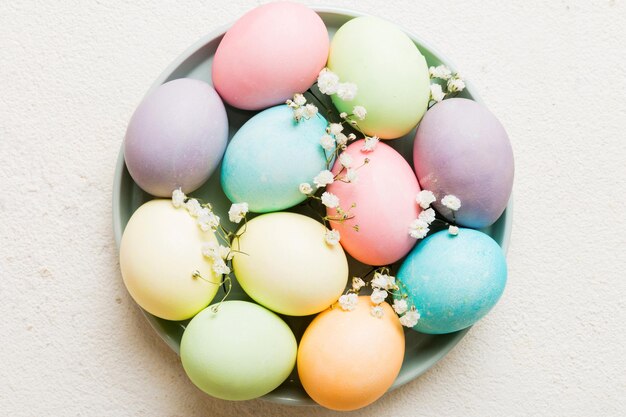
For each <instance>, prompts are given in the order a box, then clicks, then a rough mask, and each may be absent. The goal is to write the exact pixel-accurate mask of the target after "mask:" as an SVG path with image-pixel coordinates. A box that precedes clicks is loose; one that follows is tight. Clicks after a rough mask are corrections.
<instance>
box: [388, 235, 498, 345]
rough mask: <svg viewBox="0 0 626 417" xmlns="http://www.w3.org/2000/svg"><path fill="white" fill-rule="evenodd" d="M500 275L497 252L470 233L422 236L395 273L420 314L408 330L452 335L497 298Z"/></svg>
mask: <svg viewBox="0 0 626 417" xmlns="http://www.w3.org/2000/svg"><path fill="white" fill-rule="evenodd" d="M506 276H507V272H506V260H505V258H504V253H503V252H502V248H500V246H498V244H497V243H496V241H494V240H493V239H492V238H491V237H489V236H488V235H486V234H484V233H482V232H479V231H476V230H472V229H459V234H458V235H457V236H453V235H450V234H449V233H448V231H447V230H444V231H441V232H437V233H434V234H432V235H431V236H429V237H427V238H426V239H424V240H423V241H422V242H420V243H419V244H418V245H417V246H416V247H415V248H414V249H413V250H412V251H411V253H409V255H408V256H407V258H406V259H405V260H404V262H403V263H402V266H401V267H400V270H399V271H398V275H397V277H398V279H400V280H401V281H402V282H403V283H404V284H405V286H406V287H407V288H406V289H407V290H408V293H409V302H411V303H413V305H414V306H415V307H416V308H417V310H418V311H419V313H420V315H421V318H420V320H419V322H418V323H417V325H416V326H415V327H414V329H415V330H417V331H419V332H422V333H429V334H443V333H452V332H455V331H457V330H461V329H465V328H466V327H469V326H471V325H473V324H474V323H476V322H477V321H478V320H480V319H481V318H482V317H483V316H485V314H487V313H488V312H489V310H491V309H492V307H493V306H494V305H495V304H496V303H497V302H498V300H499V299H500V296H501V295H502V292H503V291H504V286H505V285H506Z"/></svg>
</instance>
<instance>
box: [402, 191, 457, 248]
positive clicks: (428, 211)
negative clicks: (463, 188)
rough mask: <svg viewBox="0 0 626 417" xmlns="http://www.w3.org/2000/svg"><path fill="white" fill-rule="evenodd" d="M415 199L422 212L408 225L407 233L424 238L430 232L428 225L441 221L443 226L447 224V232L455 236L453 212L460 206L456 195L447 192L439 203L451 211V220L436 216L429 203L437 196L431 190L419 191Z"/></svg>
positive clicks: (435, 199) (413, 236) (455, 226)
mask: <svg viewBox="0 0 626 417" xmlns="http://www.w3.org/2000/svg"><path fill="white" fill-rule="evenodd" d="M415 201H416V203H417V204H418V205H419V206H420V207H421V208H422V212H421V213H420V214H419V216H418V217H417V219H415V220H413V221H412V222H411V224H410V225H409V235H410V236H411V237H412V238H414V239H423V238H425V237H426V236H427V235H428V233H429V232H430V225H431V224H433V223H434V222H441V223H443V224H444V225H445V226H448V233H450V234H451V235H454V236H456V235H457V234H458V233H459V228H458V226H457V225H456V215H455V213H456V212H457V211H458V210H459V209H460V208H461V200H459V198H458V197H456V196H454V195H452V194H448V195H445V196H444V197H443V198H442V199H441V204H443V206H444V207H446V208H448V209H449V210H450V212H451V213H452V222H448V221H447V220H444V219H443V218H442V217H441V216H439V217H438V216H437V213H436V212H435V209H433V208H432V207H431V204H432V203H434V202H436V201H437V198H436V197H435V194H434V193H433V192H432V191H428V190H422V191H420V192H419V193H418V194H417V197H416V198H415Z"/></svg>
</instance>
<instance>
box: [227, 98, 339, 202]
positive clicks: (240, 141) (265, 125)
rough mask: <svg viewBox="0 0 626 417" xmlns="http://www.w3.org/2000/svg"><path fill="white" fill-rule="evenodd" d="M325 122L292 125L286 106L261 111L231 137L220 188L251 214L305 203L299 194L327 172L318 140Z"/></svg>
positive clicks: (321, 119)
mask: <svg viewBox="0 0 626 417" xmlns="http://www.w3.org/2000/svg"><path fill="white" fill-rule="evenodd" d="M326 125H327V123H326V119H324V118H323V117H322V116H320V115H316V116H315V117H312V118H311V119H308V120H306V119H302V120H301V121H300V122H296V121H295V120H294V118H293V110H291V109H290V108H289V107H288V106H286V105H282V106H276V107H272V108H269V109H267V110H264V111H262V112H260V113H258V114H257V115H255V116H254V117H252V118H251V119H250V120H248V121H247V122H246V123H245V124H244V125H243V126H242V127H241V129H239V131H238V132H237V133H236V134H235V136H234V137H233V138H232V140H231V141H230V143H229V144H228V148H226V154H225V155H224V159H223V161H222V188H223V189H224V192H225V193H226V196H227V197H228V198H229V199H230V200H231V201H232V202H236V203H242V202H246V203H248V206H249V208H250V211H253V212H257V213H266V212H270V211H278V210H283V209H286V208H289V207H292V206H295V205H296V204H298V203H301V202H302V201H304V200H305V198H306V196H305V195H304V194H302V193H301V192H300V191H299V190H298V186H299V185H300V184H301V183H303V182H307V183H311V182H312V180H313V177H315V176H316V175H317V174H319V172H320V171H322V170H324V169H326V153H325V151H324V149H323V148H322V146H321V145H320V138H321V137H322V136H323V135H324V133H325V132H326Z"/></svg>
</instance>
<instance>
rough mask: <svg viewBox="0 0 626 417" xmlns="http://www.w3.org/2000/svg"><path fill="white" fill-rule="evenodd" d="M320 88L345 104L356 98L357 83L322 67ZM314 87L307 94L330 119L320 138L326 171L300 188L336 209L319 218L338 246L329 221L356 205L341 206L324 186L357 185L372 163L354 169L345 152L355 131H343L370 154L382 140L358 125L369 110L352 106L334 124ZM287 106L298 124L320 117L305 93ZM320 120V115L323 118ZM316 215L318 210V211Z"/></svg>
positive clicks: (347, 216) (343, 217) (336, 233)
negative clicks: (333, 168)
mask: <svg viewBox="0 0 626 417" xmlns="http://www.w3.org/2000/svg"><path fill="white" fill-rule="evenodd" d="M315 85H317V90H319V92H320V93H321V94H323V95H327V96H332V95H337V96H338V97H339V98H340V99H342V100H344V101H351V100H354V98H355V97H356V94H357V91H358V88H357V86H356V84H354V83H350V82H340V79H339V76H338V75H337V74H335V73H334V72H332V71H331V70H330V69H328V68H323V69H322V70H321V71H320V73H319V75H318V77H317V81H316V83H315V84H314V86H315ZM315 91H316V90H314V89H313V88H310V89H308V90H307V91H306V92H305V93H306V94H310V95H311V96H312V97H314V98H315V99H316V100H317V101H318V102H319V103H320V105H322V106H323V107H325V108H326V111H327V114H328V118H327V126H326V129H325V132H324V134H323V135H322V137H321V138H320V146H321V147H322V149H324V152H325V155H326V169H324V170H322V171H321V172H320V173H319V174H317V175H316V176H315V177H314V178H313V181H312V184H311V183H307V182H305V183H301V184H300V185H299V187H298V189H299V191H300V192H301V193H302V194H305V195H306V196H307V197H308V198H309V200H310V201H318V202H321V203H322V206H325V207H326V208H328V209H333V210H335V214H332V215H326V216H322V215H321V214H320V217H321V219H322V221H323V222H324V224H325V225H326V226H327V230H326V232H325V234H324V240H325V241H326V243H327V244H329V245H336V244H337V243H339V240H340V238H341V236H340V234H339V231H338V230H332V229H331V228H330V224H329V223H330V222H344V221H346V220H348V219H351V218H353V217H354V215H353V214H352V213H351V210H352V209H353V208H354V207H355V204H352V205H350V207H349V208H347V209H346V208H344V207H342V206H341V205H340V201H339V197H337V196H336V195H334V194H332V193H330V192H328V191H326V190H325V187H327V186H328V185H330V184H332V183H334V182H335V181H341V182H344V183H354V182H356V181H357V179H358V172H357V171H358V170H359V169H360V168H362V167H363V166H365V165H367V164H368V163H369V158H365V160H364V162H363V163H362V164H361V165H360V166H358V167H353V166H352V157H351V156H350V155H349V154H347V153H344V151H345V150H346V149H347V147H348V145H349V144H350V143H351V142H353V141H355V140H356V139H357V135H356V134H355V133H353V132H350V133H348V134H346V133H347V132H346V131H345V130H344V129H345V127H348V128H350V129H352V130H354V131H356V132H358V133H360V134H362V135H363V137H364V138H365V141H364V144H363V147H362V150H363V151H366V152H371V151H373V150H374V149H375V148H376V145H377V143H378V141H379V139H378V137H376V136H371V137H370V136H368V135H366V134H365V133H364V132H363V131H362V129H361V128H360V126H359V121H363V120H365V118H366V117H367V109H366V108H365V107H363V106H360V105H356V106H354V107H353V109H352V112H351V113H349V114H348V113H346V112H342V113H340V114H339V120H338V121H336V122H333V121H332V120H331V119H332V118H334V117H333V111H332V110H331V109H330V108H329V107H328V106H327V105H326V104H325V101H324V100H323V99H322V98H320V97H319V96H318V95H317V94H316V92H315ZM286 104H287V105H288V106H289V107H290V108H291V109H293V117H294V121H295V122H296V123H300V122H302V121H306V120H308V119H310V118H312V117H314V116H315V115H318V116H320V115H319V111H318V108H317V106H315V105H313V104H311V103H307V98H306V97H305V95H304V93H296V94H294V95H293V98H292V99H289V100H287V101H286ZM320 117H321V116H320ZM334 161H339V163H340V169H339V171H338V172H337V173H336V174H333V173H332V172H331V165H332V164H333V162H334ZM316 212H317V211H316ZM352 227H353V228H354V230H356V231H357V232H358V231H359V226H358V225H354V226H352Z"/></svg>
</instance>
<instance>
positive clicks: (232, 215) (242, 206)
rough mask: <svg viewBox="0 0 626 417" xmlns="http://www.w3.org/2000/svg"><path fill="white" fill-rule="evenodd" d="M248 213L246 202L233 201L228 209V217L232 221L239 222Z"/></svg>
mask: <svg viewBox="0 0 626 417" xmlns="http://www.w3.org/2000/svg"><path fill="white" fill-rule="evenodd" d="M246 214H248V203H235V204H233V205H232V206H230V209H229V210H228V219H229V220H230V221H231V222H233V223H239V222H241V221H242V220H243V218H244V217H246Z"/></svg>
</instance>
